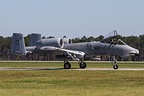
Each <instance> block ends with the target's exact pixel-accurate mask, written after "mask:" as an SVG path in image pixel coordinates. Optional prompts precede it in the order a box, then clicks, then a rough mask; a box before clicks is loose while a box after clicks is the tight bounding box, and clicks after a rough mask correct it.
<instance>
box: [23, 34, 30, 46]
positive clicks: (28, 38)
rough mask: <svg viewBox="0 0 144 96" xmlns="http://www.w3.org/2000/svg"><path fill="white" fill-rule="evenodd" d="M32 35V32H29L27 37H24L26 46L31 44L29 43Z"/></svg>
mask: <svg viewBox="0 0 144 96" xmlns="http://www.w3.org/2000/svg"><path fill="white" fill-rule="evenodd" d="M30 37H31V35H30V34H28V35H27V36H26V37H24V39H25V45H26V46H29V45H30Z"/></svg>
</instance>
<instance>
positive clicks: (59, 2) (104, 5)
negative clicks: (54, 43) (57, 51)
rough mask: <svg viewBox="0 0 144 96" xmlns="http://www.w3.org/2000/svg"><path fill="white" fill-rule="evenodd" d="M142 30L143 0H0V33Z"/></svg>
mask: <svg viewBox="0 0 144 96" xmlns="http://www.w3.org/2000/svg"><path fill="white" fill-rule="evenodd" d="M112 30H117V31H118V33H119V34H120V35H122V36H131V35H134V36H139V35H142V34H144V0H0V35H1V36H12V33H14V32H19V33H23V34H24V35H25V36H26V35H28V34H30V33H41V34H42V35H43V36H55V37H63V36H64V35H66V36H67V37H70V38H75V37H82V36H87V37H89V36H94V37H97V36H99V35H106V34H107V33H109V32H110V31H112Z"/></svg>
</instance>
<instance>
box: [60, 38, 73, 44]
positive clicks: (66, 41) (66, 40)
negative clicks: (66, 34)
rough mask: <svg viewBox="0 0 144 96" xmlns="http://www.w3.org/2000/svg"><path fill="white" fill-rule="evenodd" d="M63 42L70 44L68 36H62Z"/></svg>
mask: <svg viewBox="0 0 144 96" xmlns="http://www.w3.org/2000/svg"><path fill="white" fill-rule="evenodd" d="M62 40H63V42H64V44H71V43H72V40H71V39H69V38H62Z"/></svg>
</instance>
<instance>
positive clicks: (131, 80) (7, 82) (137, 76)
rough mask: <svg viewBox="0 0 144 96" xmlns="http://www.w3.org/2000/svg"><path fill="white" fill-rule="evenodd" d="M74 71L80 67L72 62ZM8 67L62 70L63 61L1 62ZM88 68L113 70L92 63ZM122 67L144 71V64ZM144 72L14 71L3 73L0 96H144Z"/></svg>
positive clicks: (0, 78)
mask: <svg viewBox="0 0 144 96" xmlns="http://www.w3.org/2000/svg"><path fill="white" fill-rule="evenodd" d="M72 64H73V66H72V68H78V65H77V63H75V62H72ZM0 67H1V68H3V67H6V68H27V67H38V68H39V67H40V68H53V67H54V68H63V62H0ZM87 67H88V68H104V67H106V68H111V67H112V66H111V64H110V62H97V63H96V62H89V64H88V66H87ZM119 67H122V68H141V67H142V68H144V64H143V63H142V62H120V64H119ZM143 89H144V71H120V70H111V71H98V70H95V71H94V70H89V71H87V70H81V71H78V70H29V71H26V70H17V71H16V70H15V71H8V70H7V71H6V70H1V71H0V96H128V95H129V96H144V91H143Z"/></svg>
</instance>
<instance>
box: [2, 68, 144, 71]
mask: <svg viewBox="0 0 144 96" xmlns="http://www.w3.org/2000/svg"><path fill="white" fill-rule="evenodd" d="M0 70H81V71H82V70H93V71H94V70H103V71H104V70H114V69H113V68H86V69H64V68H0ZM117 70H126V71H144V68H119V69H117Z"/></svg>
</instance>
